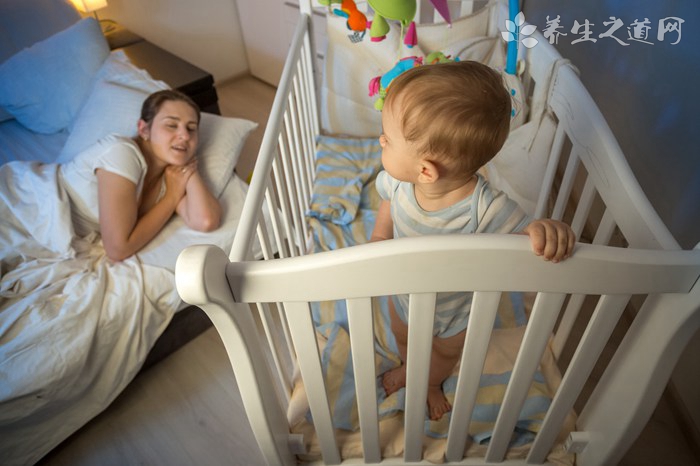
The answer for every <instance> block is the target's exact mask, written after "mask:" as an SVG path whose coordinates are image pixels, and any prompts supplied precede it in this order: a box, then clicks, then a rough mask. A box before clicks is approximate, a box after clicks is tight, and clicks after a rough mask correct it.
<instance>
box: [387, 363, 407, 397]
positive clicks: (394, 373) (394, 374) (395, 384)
mask: <svg viewBox="0 0 700 466" xmlns="http://www.w3.org/2000/svg"><path fill="white" fill-rule="evenodd" d="M382 385H383V386H384V390H386V395H387V396H389V395H391V394H392V393H394V392H396V391H398V390H399V389H401V388H403V387H405V386H406V366H405V365H404V364H401V365H400V366H399V367H395V368H394V369H391V370H389V371H386V372H385V373H384V377H382Z"/></svg>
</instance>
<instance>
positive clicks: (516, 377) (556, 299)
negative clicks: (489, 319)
mask: <svg viewBox="0 0 700 466" xmlns="http://www.w3.org/2000/svg"><path fill="white" fill-rule="evenodd" d="M565 297H566V295H565V294H563V293H538V294H537V298H535V304H534V306H533V309H532V315H531V316H530V322H529V323H528V325H527V329H526V330H525V335H524V336H523V342H522V344H521V346H520V351H519V352H518V357H517V358H516V360H515V367H514V368H513V373H512V375H511V378H510V382H509V383H508V388H506V394H505V397H504V399H503V404H502V405H501V409H500V411H499V413H498V418H497V419H496V426H495V428H494V432H493V438H492V439H491V442H490V444H489V448H488V450H487V451H486V461H487V462H494V461H503V458H504V456H505V453H506V449H507V448H508V443H509V442H510V439H511V435H512V434H513V430H514V429H515V424H516V423H517V421H518V416H519V414H520V411H521V409H522V406H523V403H524V402H525V399H526V398H527V393H528V391H529V389H530V385H531V384H532V380H533V377H534V375H535V371H536V370H537V366H538V365H539V363H540V360H541V358H542V354H543V353H544V349H545V347H546V345H547V341H548V339H549V337H550V335H551V333H552V329H553V328H554V324H555V323H556V320H557V315H558V314H559V311H560V310H561V306H562V304H563V302H564V299H565Z"/></svg>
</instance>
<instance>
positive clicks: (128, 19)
mask: <svg viewBox="0 0 700 466" xmlns="http://www.w3.org/2000/svg"><path fill="white" fill-rule="evenodd" d="M247 1H255V0H247ZM97 14H98V16H99V17H100V19H113V20H115V21H117V22H118V23H120V24H121V25H122V26H124V27H126V28H127V29H129V30H131V31H132V32H134V33H136V34H138V35H140V36H141V37H143V38H144V39H146V40H148V41H150V42H153V43H154V44H156V45H157V46H159V47H161V48H163V49H165V50H167V51H169V52H171V53H173V54H175V55H177V56H179V57H181V58H183V59H185V60H187V61H189V62H190V63H192V64H194V65H196V66H198V67H200V68H202V69H204V70H206V71H208V72H209V73H211V74H212V75H213V76H214V81H215V82H217V83H220V82H222V81H226V80H228V79H231V78H234V77H237V76H240V75H243V74H246V73H248V68H249V67H248V60H247V57H246V51H245V47H244V46H243V36H242V33H241V26H240V21H239V15H238V11H237V8H236V1H235V0H196V1H194V0H145V1H144V0H109V5H108V6H107V7H106V8H104V9H101V10H99V11H98V12H97Z"/></svg>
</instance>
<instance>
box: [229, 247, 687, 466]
mask: <svg viewBox="0 0 700 466" xmlns="http://www.w3.org/2000/svg"><path fill="white" fill-rule="evenodd" d="M506 262H507V263H508V264H509V267H508V268H507V269H505V270H504V268H503V267H502V266H501V265H500V264H503V263H506ZM407 263H411V264H417V266H416V269H417V270H424V271H431V270H437V269H443V270H444V269H447V270H446V273H445V274H439V276H438V274H431V273H414V274H408V275H407V274H405V273H404V272H405V267H406V265H405V264H407ZM227 274H228V278H229V281H230V284H231V288H232V291H233V295H234V296H236V298H237V299H238V300H239V301H241V302H259V301H272V302H277V301H285V303H286V307H287V313H288V316H289V318H290V320H292V319H293V320H294V325H293V327H294V330H293V333H295V334H296V336H295V337H294V341H295V345H296V344H299V345H303V348H300V349H299V352H300V353H301V352H303V354H304V355H305V358H303V359H304V360H305V362H304V364H310V366H308V367H304V366H303V365H302V376H303V378H304V382H305V386H306V387H307V388H306V390H307V395H308V397H309V401H310V405H311V412H312V417H313V419H314V426H315V428H316V432H317V435H319V437H320V444H321V446H322V448H323V459H324V462H325V463H327V464H338V463H339V462H340V456H339V451H338V445H337V442H336V439H335V435H334V430H333V424H332V414H331V411H330V408H329V403H328V397H327V394H326V391H325V383H324V377H323V373H322V369H321V364H320V359H319V355H318V348H317V347H316V339H315V337H314V330H313V324H312V323H311V317H310V310H309V306H308V304H306V303H308V302H311V301H322V300H335V299H348V302H349V306H348V307H349V309H348V312H349V316H350V318H351V319H353V321H352V323H351V326H350V338H351V342H352V343H351V345H352V344H353V343H354V344H355V345H358V346H352V350H353V352H354V351H356V350H358V351H363V350H364V351H365V352H366V351H371V348H372V345H371V344H367V341H363V340H366V339H367V338H368V330H371V325H372V324H371V317H369V315H368V313H369V314H371V310H370V305H369V303H368V298H369V297H371V296H383V295H390V294H397V293H411V304H410V305H411V306H416V308H418V307H419V308H421V310H422V311H421V312H413V313H410V320H409V343H408V345H409V350H408V366H407V371H408V375H407V381H408V385H407V395H406V413H405V418H404V422H405V454H404V458H403V460H404V461H406V462H419V461H421V460H422V454H423V452H422V438H423V437H422V436H423V426H424V424H423V423H424V409H425V408H424V406H425V400H426V394H427V379H428V371H429V354H430V339H431V337H432V333H431V329H432V314H431V312H426V311H429V310H430V309H434V300H435V292H442V291H458V290H469V291H475V292H476V294H475V301H474V303H473V307H472V316H473V320H471V321H470V326H469V329H468V332H469V333H468V336H467V343H466V345H465V350H464V351H465V355H464V356H465V362H466V363H465V365H464V366H463V367H462V368H461V369H460V374H459V379H458V387H459V388H458V398H457V399H456V400H455V406H454V409H455V410H459V412H460V414H464V416H459V417H457V416H455V417H454V419H455V420H454V422H453V425H451V426H450V430H449V433H448V447H447V448H448V450H447V453H446V455H447V459H448V460H451V461H456V462H459V461H461V460H462V457H463V454H464V442H465V440H466V436H465V435H464V432H465V429H466V426H467V425H468V423H469V419H470V414H471V410H470V408H469V407H470V406H473V404H474V398H475V396H476V387H475V386H474V380H478V374H480V372H481V367H482V365H483V357H484V355H485V351H486V349H485V348H486V345H487V344H488V335H490V331H491V328H492V326H493V321H494V315H495V309H496V306H497V303H498V299H499V297H500V293H498V292H496V293H494V292H492V291H491V290H494V289H498V290H521V291H539V293H538V296H537V299H536V304H535V308H534V310H533V314H532V316H531V319H530V321H529V323H528V327H527V330H526V334H525V336H524V339H523V343H522V345H521V349H520V352H519V356H518V359H517V360H516V363H515V367H514V371H513V375H512V378H511V381H510V383H509V384H508V388H507V391H506V395H505V400H504V402H503V406H502V408H501V410H500V414H499V416H498V419H497V423H496V428H495V432H494V435H493V438H492V440H491V442H490V446H489V449H488V452H487V456H486V458H485V459H484V460H485V461H486V462H501V461H503V460H504V457H505V454H506V451H507V447H508V443H509V440H510V438H511V434H512V432H513V428H514V426H515V422H516V421H517V415H518V413H519V412H520V410H521V408H522V405H523V403H524V400H525V396H526V393H527V390H528V388H529V386H530V384H531V382H532V379H533V375H534V371H535V369H536V367H537V365H538V364H539V362H540V359H541V357H542V354H543V352H544V348H545V345H546V343H547V340H548V338H549V335H550V333H551V329H552V328H553V327H554V325H555V323H556V320H557V317H558V313H559V310H560V309H561V304H562V301H563V299H564V296H565V295H566V294H568V293H575V294H597V295H601V298H600V300H599V303H598V306H597V308H596V311H595V313H594V316H593V318H592V319H591V321H590V324H589V326H588V328H587V330H586V334H585V335H584V337H583V338H582V339H581V341H580V342H579V344H578V347H577V351H576V355H575V356H574V358H573V360H572V362H571V363H570V364H569V367H568V369H567V371H566V373H565V375H564V379H563V381H562V384H561V386H560V388H559V390H558V391H557V393H556V396H555V398H554V400H553V403H552V405H551V408H550V409H549V411H548V413H547V416H546V419H545V421H544V423H543V426H542V430H541V432H540V433H539V434H538V436H537V437H536V441H535V444H534V445H533V449H532V451H531V453H530V456H529V458H528V461H531V462H532V463H535V464H540V463H542V461H544V459H545V457H546V454H547V453H548V452H549V450H550V448H551V447H552V444H553V442H554V438H555V437H556V435H557V434H559V432H560V430H561V427H562V423H563V422H564V417H565V416H566V415H567V414H568V413H569V412H570V410H571V408H572V406H573V403H574V401H575V400H576V399H577V398H578V397H579V395H580V393H581V391H582V389H583V386H584V383H585V382H586V381H587V379H588V376H589V374H590V371H591V369H592V368H593V365H594V364H595V363H596V362H597V361H598V355H599V354H600V351H601V350H602V346H603V345H604V344H605V342H606V341H607V336H608V335H609V334H610V333H611V332H612V330H613V328H614V327H615V324H616V323H617V320H618V318H619V316H620V315H621V312H622V310H623V309H624V306H625V305H626V303H627V301H628V299H629V296H630V295H632V294H647V293H650V294H651V295H652V296H656V295H659V294H660V296H661V298H660V299H662V300H667V301H668V303H674V304H675V306H674V307H673V308H669V309H668V311H669V313H672V314H673V315H674V317H673V318H671V320H674V323H675V324H677V326H674V325H671V326H670V327H667V326H664V328H663V329H662V328H660V327H655V328H654V329H651V330H650V331H655V332H660V333H665V332H672V333H674V334H677V333H679V332H681V331H682V332H685V333H687V336H688V337H689V336H690V335H692V333H690V332H691V331H690V330H683V329H685V328H686V327H688V326H689V327H691V328H697V327H698V325H700V318H697V314H698V294H700V288H698V286H697V284H696V282H697V280H698V278H699V277H700V250H699V251H659V250H631V249H623V248H612V247H605V246H595V245H585V244H582V245H579V246H578V247H577V251H576V253H575V258H574V259H572V260H570V261H566V262H564V263H561V264H551V263H547V262H545V261H542V260H541V259H539V258H537V257H535V256H534V255H533V254H532V253H531V251H530V249H529V245H528V242H527V239H526V238H522V237H517V236H501V235H478V236H466V237H465V236H461V237H460V236H454V237H444V236H443V237H421V238H403V239H400V240H394V241H391V242H381V243H372V244H367V245H362V246H357V247H355V248H350V249H346V250H339V251H333V252H332V253H319V254H315V255H310V256H304V257H296V258H289V259H284V260H274V261H258V262H238V263H231V264H230V265H229V266H228V268H227ZM329 274H333V277H334V280H332V281H329V280H327V277H328V276H329ZM320 281H322V282H323V283H324V285H323V286H321V287H309V286H306V285H307V284H308V283H318V282H320ZM543 283H546V284H547V285H545V286H544V287H543ZM691 290H692V291H691ZM667 293H679V294H678V295H676V294H667ZM689 293H690V294H689ZM678 296H680V297H681V298H680V299H679V298H678ZM650 299H652V298H650ZM693 300H695V301H693ZM482 311H483V313H482ZM659 313H660V312H659V309H656V314H659ZM693 313H694V314H695V315H696V317H695V318H694V320H692V319H691V320H689V316H691V315H693ZM683 319H685V321H686V324H687V325H681V321H682V320H683ZM676 320H677V322H676ZM369 335H371V333H369ZM679 338H680V339H681V340H683V339H684V338H685V337H684V336H682V337H679ZM669 341H670V340H666V343H667V344H668V342H669ZM686 341H687V339H686ZM467 347H468V348H469V351H468V352H467V349H466V348H467ZM637 351H641V348H639V347H637ZM670 352H671V353H673V352H674V351H673V350H671V351H670ZM660 353H661V354H663V353H664V352H663V351H661V352H660ZM314 354H315V356H314ZM361 355H362V353H359V354H358V355H356V361H355V367H357V365H358V363H359V362H360V361H362V359H361V358H363V356H361ZM364 358H369V356H368V355H367V354H365V355H364ZM652 359H653V358H652ZM365 360H366V359H365ZM654 362H655V361H654ZM645 364H646V360H643V361H641V362H638V363H637V364H636V366H637V369H636V370H637V371H638V372H644V371H650V372H656V371H658V370H665V369H664V368H659V367H656V366H653V365H652V366H645ZM669 370H670V369H669ZM357 372H358V379H357V380H356V384H357V390H358V394H359V393H363V394H364V395H368V396H369V399H368V400H364V403H366V404H364V403H362V401H360V404H361V405H362V406H361V408H360V409H361V412H363V413H364V414H363V416H364V419H363V420H362V421H361V432H362V435H363V440H364V442H366V443H365V450H364V451H365V461H366V462H375V461H377V460H378V455H379V454H380V452H379V447H378V440H377V438H378V421H377V417H376V406H377V405H376V399H372V397H371V395H370V394H371V393H373V392H374V391H375V388H374V375H375V374H374V372H373V368H372V369H369V368H367V367H364V368H362V369H361V370H358V371H357ZM475 374H477V375H476V376H475ZM626 384H627V385H628V386H626V387H625V389H626V390H630V391H625V395H624V396H625V397H626V396H631V397H638V398H640V399H642V400H646V399H648V398H647V397H648V396H649V395H648V394H647V393H648V391H649V389H648V388H647V386H643V387H639V386H637V387H635V386H634V385H635V381H634V380H630V381H626ZM662 386H663V382H662ZM599 390H603V391H605V390H608V391H609V390H614V388H612V387H610V386H608V385H607V384H605V385H603V386H602V388H599ZM654 390H655V388H652V389H651V391H652V392H654ZM632 392H634V393H632ZM637 392H639V394H638V393H637ZM358 401H359V400H358ZM601 402H604V403H606V402H607V403H609V401H608V398H607V397H603V398H602V401H601ZM618 402H620V399H619V398H618ZM462 407H466V409H464V410H463V409H462ZM638 408H639V410H641V411H644V410H645V409H649V410H651V409H653V405H652V406H650V407H644V406H639V407H638ZM587 409H588V408H587ZM608 409H610V408H609V407H608ZM617 409H618V410H619V411H627V410H628V409H629V406H625V407H624V409H623V410H620V408H617ZM592 411H593V412H594V413H595V417H600V416H601V414H600V413H599V411H598V410H596V409H592ZM584 413H585V411H584ZM617 416H618V418H617V419H616V423H617V425H618V426H620V427H619V428H618V429H616V430H619V431H621V432H632V433H634V432H635V430H636V431H637V432H638V430H639V429H641V426H640V425H638V424H635V423H634V421H633V420H632V418H635V417H636V415H635V414H632V413H629V412H627V413H626V414H625V413H624V412H618V413H617ZM625 416H627V417H628V418H629V420H628V421H629V422H627V421H626V420H625V419H624V417H625ZM588 422H592V421H588ZM596 422H601V421H599V420H598V419H596ZM626 435H633V434H629V433H627V434H626ZM594 436H595V435H594ZM632 438H633V437H632ZM594 441H597V442H598V443H594ZM605 443H606V441H605V440H604V439H601V438H598V439H591V444H592V445H591V448H590V450H591V451H595V453H594V454H595V455H600V456H596V460H594V461H593V462H591V463H588V464H601V463H596V462H595V461H603V462H606V461H607V459H606V456H605V455H606V454H607V455H609V454H611V451H617V450H614V446H611V444H609V445H605ZM601 448H602V450H603V452H602V453H601ZM606 448H608V450H606ZM622 452H624V450H622ZM601 458H603V459H602V460H601Z"/></svg>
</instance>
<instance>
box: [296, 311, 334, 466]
mask: <svg viewBox="0 0 700 466" xmlns="http://www.w3.org/2000/svg"><path fill="white" fill-rule="evenodd" d="M284 308H285V311H286V314H287V322H288V324H289V331H290V333H291V335H292V341H293V342H294V347H295V348H296V350H297V352H298V353H299V354H304V355H305V357H303V358H300V359H298V360H297V361H298V362H299V369H300V371H301V376H302V377H303V379H304V388H305V389H306V395H307V398H308V400H309V408H311V416H312V418H313V422H314V428H315V430H316V435H318V439H319V443H320V445H321V454H322V455H323V461H324V462H325V463H326V464H340V453H339V452H338V445H337V443H336V440H335V430H334V429H333V421H332V419H331V411H330V408H329V404H328V395H327V393H326V384H325V382H324V379H323V370H322V368H321V358H320V356H319V353H318V344H317V343H316V334H315V330H314V324H313V321H312V319H311V310H310V309H309V305H308V303H299V302H294V303H284Z"/></svg>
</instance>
